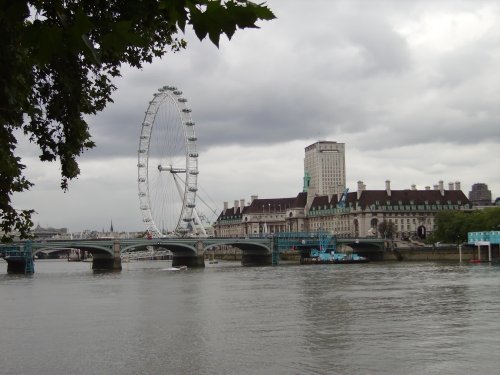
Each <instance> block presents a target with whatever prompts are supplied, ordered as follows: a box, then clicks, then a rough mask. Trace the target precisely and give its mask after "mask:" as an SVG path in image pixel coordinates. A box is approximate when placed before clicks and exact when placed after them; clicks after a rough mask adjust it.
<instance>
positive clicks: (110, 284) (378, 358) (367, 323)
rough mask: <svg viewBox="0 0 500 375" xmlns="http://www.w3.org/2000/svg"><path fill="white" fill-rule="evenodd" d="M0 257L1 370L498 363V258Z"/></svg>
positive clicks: (386, 369) (50, 374) (209, 370)
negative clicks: (186, 266) (250, 261)
mask: <svg viewBox="0 0 500 375" xmlns="http://www.w3.org/2000/svg"><path fill="white" fill-rule="evenodd" d="M168 267H170V262H168V261H145V262H131V263H127V264H124V269H123V271H122V272H120V273H102V274H94V273H93V272H92V271H91V270H90V265H89V264H88V263H70V262H66V261H38V262H36V264H35V271H36V273H35V274H34V275H32V276H24V275H22V276H19V275H7V274H6V264H5V262H4V261H0V335H1V336H0V373H1V374H5V375H10V374H23V375H28V374H37V375H44V374H47V375H58V374H65V375H66V374H111V375H115V374H116V375H118V374H120V375H124V374H217V375H222V374H440V375H442V374H453V375H458V374H492V375H493V374H498V373H499V372H500V290H499V289H500V266H490V265H469V264H466V265H459V264H457V263H454V264H452V263H431V262H428V263H368V264H359V265H352V264H351V265H310V266H299V265H280V266H278V267H262V268H246V267H241V266H240V264H239V263H236V262H220V263H219V264H216V265H207V267H206V268H205V269H196V270H195V269H193V270H187V271H166V270H163V269H165V268H168Z"/></svg>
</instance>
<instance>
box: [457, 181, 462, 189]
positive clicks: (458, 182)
mask: <svg viewBox="0 0 500 375" xmlns="http://www.w3.org/2000/svg"><path fill="white" fill-rule="evenodd" d="M455 190H462V188H461V187H460V181H456V182H455Z"/></svg>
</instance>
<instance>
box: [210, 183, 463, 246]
mask: <svg viewBox="0 0 500 375" xmlns="http://www.w3.org/2000/svg"><path fill="white" fill-rule="evenodd" d="M310 194H311V193H310V192H307V193H304V192H303V193H299V194H298V195H297V197H295V198H277V199H256V198H255V199H253V200H252V202H251V204H250V205H248V206H244V204H243V205H242V204H237V203H238V201H235V207H232V208H229V207H227V203H226V204H225V209H224V211H223V212H222V213H221V215H220V216H219V218H218V219H217V222H216V224H215V235H216V236H221V237H234V236H243V237H247V236H253V235H272V234H274V233H278V232H283V231H287V232H288V231H290V232H303V231H311V232H316V231H327V232H329V233H332V234H334V235H336V236H341V237H370V236H373V237H381V234H380V233H378V226H379V224H380V223H381V222H383V221H387V222H392V223H393V224H394V227H395V231H396V235H395V237H396V238H400V239H406V238H411V237H415V236H416V234H417V232H418V231H423V233H425V234H426V235H429V234H430V233H432V232H433V230H434V225H435V222H434V220H435V216H436V214H437V213H438V212H440V211H444V210H454V211H456V210H470V209H471V206H470V202H469V200H468V199H467V197H466V196H465V194H464V193H463V192H462V191H461V190H460V184H459V183H455V184H450V185H449V188H448V190H445V189H444V186H443V182H442V181H440V182H439V184H438V185H435V186H434V189H431V188H430V187H426V188H425V190H417V189H416V187H415V186H414V185H413V186H412V187H411V189H407V190H392V189H391V186H390V181H386V186H385V189H384V190H367V189H366V186H365V185H364V184H363V182H361V181H360V182H358V189H357V191H355V192H351V193H348V194H346V196H345V199H341V197H342V196H341V195H336V194H334V195H332V196H329V195H315V196H314V197H312V198H311V197H308V195H310ZM309 198H311V199H309ZM308 201H311V202H312V203H311V204H310V205H308V203H307V202H308ZM243 202H244V201H243V200H242V201H241V203H243Z"/></svg>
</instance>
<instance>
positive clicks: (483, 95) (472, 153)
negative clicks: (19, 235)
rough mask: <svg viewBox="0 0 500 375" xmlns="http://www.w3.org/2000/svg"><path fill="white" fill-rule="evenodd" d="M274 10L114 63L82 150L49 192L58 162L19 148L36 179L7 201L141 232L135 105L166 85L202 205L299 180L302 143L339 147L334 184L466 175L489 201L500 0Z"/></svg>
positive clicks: (58, 222) (320, 4)
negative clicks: (269, 17)
mask: <svg viewBox="0 0 500 375" xmlns="http://www.w3.org/2000/svg"><path fill="white" fill-rule="evenodd" d="M267 4H268V6H269V7H270V8H271V9H272V10H273V11H274V12H275V14H276V16H277V19H276V20H274V21H270V22H262V23H261V24H260V26H261V28H260V29H259V30H244V31H239V32H237V33H236V34H235V36H234V37H233V39H232V40H231V41H227V39H223V40H222V42H221V45H220V48H219V49H217V48H216V47H215V46H214V45H212V44H211V43H210V42H209V41H208V40H206V41H203V42H199V41H198V40H197V39H196V38H195V36H194V33H193V32H192V30H187V31H186V35H185V38H186V39H187V40H188V43H189V44H188V47H187V49H186V50H185V51H182V52H180V53H177V54H167V55H166V56H165V57H164V58H163V59H162V60H161V61H160V60H158V61H155V62H154V63H153V64H151V65H148V66H145V67H144V69H142V70H133V69H124V70H123V77H122V78H121V79H120V80H118V81H117V82H116V84H117V86H118V90H117V91H116V92H115V94H114V96H113V98H114V103H112V104H110V105H109V106H108V108H107V109H106V110H105V111H104V112H102V113H100V114H99V115H97V116H96V117H93V118H90V119H89V123H90V125H91V131H92V134H93V137H94V140H95V141H96V143H97V147H96V148H95V149H93V150H91V151H88V152H87V153H86V154H85V155H84V156H83V157H82V158H81V159H80V166H81V170H82V174H81V177H80V178H79V179H77V180H74V181H73V182H71V185H70V190H69V192H67V193H63V192H62V191H61V190H60V188H59V183H60V179H59V166H58V165H56V164H53V165H49V164H45V163H44V164H41V163H40V162H38V161H37V160H36V156H35V157H34V154H33V150H29V149H28V148H25V149H24V150H23V154H24V161H25V162H26V163H27V164H28V170H27V172H26V173H27V175H28V177H29V178H30V179H31V181H32V182H34V183H35V184H36V186H35V187H34V188H33V189H32V191H30V192H29V193H23V194H21V195H19V196H17V197H16V199H15V202H16V205H17V206H18V207H19V208H34V209H36V211H37V215H36V216H35V224H40V225H41V226H44V227H47V226H51V227H67V228H68V229H69V230H70V231H80V230H83V229H96V230H101V229H108V228H109V226H110V222H111V220H113V226H114V228H115V230H119V231H122V230H126V231H134V230H143V229H144V226H143V223H142V216H141V213H140V210H139V202H138V197H137V148H138V142H139V134H140V130H141V123H142V120H143V118H144V111H145V110H146V109H147V106H148V102H149V101H150V100H151V99H152V95H153V93H154V92H156V90H157V89H158V88H159V87H160V86H163V85H165V84H168V85H175V86H177V87H178V88H179V89H181V90H182V91H183V92H184V94H185V97H186V98H187V99H188V100H189V107H190V108H192V110H193V112H192V117H193V120H194V121H196V124H197V125H196V132H197V136H198V139H199V140H198V149H199V152H200V158H199V169H200V175H199V180H198V181H199V186H200V190H201V191H200V193H201V195H202V197H204V199H205V200H206V201H209V202H213V204H214V205H216V207H215V209H217V210H220V209H222V205H223V202H224V201H229V202H230V206H232V205H233V201H234V200H237V199H241V198H245V199H246V200H247V202H248V201H249V199H250V196H251V195H258V196H259V197H260V198H279V197H293V196H295V195H297V193H299V192H300V191H301V190H302V176H303V157H304V148H305V147H306V146H307V145H309V144H311V143H314V142H316V141H317V140H330V141H337V142H342V143H345V144H346V168H347V185H348V187H349V188H350V189H351V190H355V189H356V182H357V181H358V180H361V181H364V183H365V184H366V186H367V189H384V184H385V180H387V179H388V180H391V184H392V187H393V188H394V189H406V188H410V186H411V185H412V184H416V185H417V188H419V189H424V188H425V186H427V185H429V186H432V185H434V184H437V182H438V181H439V180H443V181H444V183H445V187H447V184H448V182H452V181H453V182H455V181H460V182H461V184H462V190H463V191H464V193H465V194H466V195H468V192H469V191H470V189H471V185H472V184H473V183H476V182H484V183H486V184H488V187H489V189H490V190H491V191H492V194H493V197H494V198H495V197H497V196H499V195H500V168H499V161H500V147H499V146H500V126H499V125H500V68H499V67H500V2H498V1H497V0H491V1H488V0H484V1H481V0H468V1H460V0H450V1H445V0H440V1H439V0H432V1H431V0H411V1H410V0H408V1H402V0H386V1H382V0H358V1H355V0H349V1H335V0H326V1H319V0H311V1H303V0H302V1H299V0H269V1H267Z"/></svg>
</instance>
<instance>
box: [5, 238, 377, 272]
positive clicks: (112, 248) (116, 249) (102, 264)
mask: <svg viewBox="0 0 500 375" xmlns="http://www.w3.org/2000/svg"><path fill="white" fill-rule="evenodd" d="M341 243H343V244H348V245H349V246H351V247H353V248H354V249H356V251H358V249H357V247H358V248H359V246H365V247H368V248H370V249H371V250H370V251H371V252H375V253H376V252H381V251H383V248H384V240H383V239H377V238H370V239H359V238H358V239H336V238H335V237H333V236H331V235H326V236H323V235H322V234H321V233H317V232H311V233H305V232H304V233H279V234H277V235H275V236H269V237H251V238H212V237H208V238H155V239H142V238H136V239H102V240H98V239H97V240H51V241H43V242H30V241H26V242H18V243H13V244H12V245H10V246H4V245H2V246H0V255H3V257H4V258H5V260H6V261H7V263H8V269H7V272H12V273H14V272H15V273H23V272H22V271H24V272H26V270H27V268H26V264H27V263H29V262H30V260H29V259H31V260H32V259H33V258H34V257H35V256H36V255H37V254H38V253H39V252H43V251H48V250H56V249H80V250H83V251H86V252H88V253H90V254H92V269H93V270H95V271H120V270H121V269H122V257H123V256H124V255H127V254H133V253H134V252H139V251H140V252H144V251H146V250H150V249H151V248H153V249H155V250H158V249H161V250H169V251H170V252H171V253H172V255H173V256H172V266H173V267H178V266H187V267H191V268H192V267H204V266H205V252H206V251H209V250H213V249H215V248H221V247H223V246H231V247H235V248H238V249H240V250H241V252H242V255H241V263H242V265H243V266H261V265H278V264H279V256H280V253H282V252H284V251H289V250H291V249H294V250H299V249H302V250H303V249H311V248H319V247H324V246H332V248H333V249H334V248H335V247H336V245H337V244H341ZM13 248H17V251H18V252H17V253H15V254H14V253H13V251H14V250H13ZM33 272H34V269H33ZM27 273H30V272H29V270H28V272H27Z"/></svg>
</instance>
